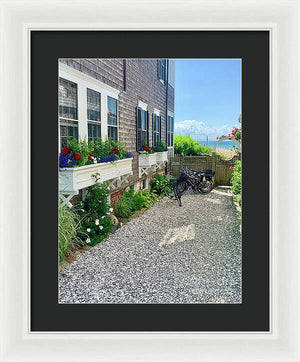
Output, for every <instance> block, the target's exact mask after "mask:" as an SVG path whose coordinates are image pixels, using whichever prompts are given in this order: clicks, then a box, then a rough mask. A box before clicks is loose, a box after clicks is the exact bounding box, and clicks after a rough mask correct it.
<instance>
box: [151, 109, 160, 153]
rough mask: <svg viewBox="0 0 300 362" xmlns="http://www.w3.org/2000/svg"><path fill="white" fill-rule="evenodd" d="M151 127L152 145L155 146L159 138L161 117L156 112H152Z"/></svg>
mask: <svg viewBox="0 0 300 362" xmlns="http://www.w3.org/2000/svg"><path fill="white" fill-rule="evenodd" d="M152 129H153V140H152V145H153V147H156V146H157V142H158V141H160V140H161V117H160V116H159V115H157V114H156V113H153V114H152Z"/></svg>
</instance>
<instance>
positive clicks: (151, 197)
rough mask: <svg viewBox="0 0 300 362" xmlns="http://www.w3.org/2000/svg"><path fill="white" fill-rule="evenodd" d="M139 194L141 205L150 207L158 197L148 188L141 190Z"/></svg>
mask: <svg viewBox="0 0 300 362" xmlns="http://www.w3.org/2000/svg"><path fill="white" fill-rule="evenodd" d="M139 194H140V196H141V197H142V199H143V203H144V204H143V205H144V207H146V208H148V207H150V206H151V205H152V204H153V203H154V202H155V201H156V200H157V199H158V196H157V195H156V194H154V193H153V192H150V191H149V190H142V191H140V192H139Z"/></svg>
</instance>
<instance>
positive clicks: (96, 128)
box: [88, 122, 101, 141]
mask: <svg viewBox="0 0 300 362" xmlns="http://www.w3.org/2000/svg"><path fill="white" fill-rule="evenodd" d="M97 138H101V126H100V124H94V123H90V122H89V123H88V140H89V141H94V140H96V139H97Z"/></svg>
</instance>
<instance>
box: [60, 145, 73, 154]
mask: <svg viewBox="0 0 300 362" xmlns="http://www.w3.org/2000/svg"><path fill="white" fill-rule="evenodd" d="M71 152H72V148H70V147H64V148H63V149H62V151H61V154H62V155H63V156H66V155H68V154H69V153H71Z"/></svg>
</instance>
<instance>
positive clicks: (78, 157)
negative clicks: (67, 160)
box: [74, 153, 81, 161]
mask: <svg viewBox="0 0 300 362" xmlns="http://www.w3.org/2000/svg"><path fill="white" fill-rule="evenodd" d="M74 157H75V160H77V161H79V160H81V156H80V154H79V153H75V154H74Z"/></svg>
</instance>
